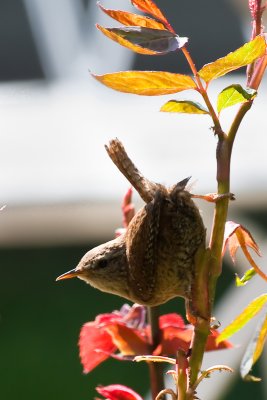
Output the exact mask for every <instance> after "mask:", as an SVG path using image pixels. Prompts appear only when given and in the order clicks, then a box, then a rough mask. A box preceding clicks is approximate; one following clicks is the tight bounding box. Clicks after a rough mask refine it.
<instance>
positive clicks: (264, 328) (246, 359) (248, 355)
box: [240, 314, 267, 381]
mask: <svg viewBox="0 0 267 400" xmlns="http://www.w3.org/2000/svg"><path fill="white" fill-rule="evenodd" d="M266 336H267V316H266V314H265V315H263V317H262V318H261V319H260V321H259V323H258V324H257V327H256V330H255V331H254V333H253V336H252V338H251V339H250V341H249V344H248V347H247V349H246V352H245V354H244V356H243V359H242V361H241V366H240V373H241V376H242V378H243V379H245V380H246V381H255V380H256V381H259V380H260V378H256V377H254V376H252V375H250V374H249V372H250V370H251V368H252V367H253V365H254V364H255V363H256V361H257V360H258V359H259V357H260V355H261V353H262V350H263V346H264V343H265V340H266Z"/></svg>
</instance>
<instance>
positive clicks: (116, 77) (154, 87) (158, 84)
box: [93, 71, 196, 96]
mask: <svg viewBox="0 0 267 400" xmlns="http://www.w3.org/2000/svg"><path fill="white" fill-rule="evenodd" d="M93 76H94V77H95V78H96V79H97V80H98V81H100V82H101V83H103V84H104V85H106V86H108V87H110V88H111V89H114V90H118V91H119V92H125V93H133V94H138V95H142V96H158V95H163V94H171V93H178V92H181V91H183V90H187V89H196V84H195V82H194V80H193V79H192V78H191V77H190V76H188V75H181V74H174V73H171V72H161V71H125V72H115V73H114V74H105V75H93Z"/></svg>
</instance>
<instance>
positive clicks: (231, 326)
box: [216, 293, 267, 343]
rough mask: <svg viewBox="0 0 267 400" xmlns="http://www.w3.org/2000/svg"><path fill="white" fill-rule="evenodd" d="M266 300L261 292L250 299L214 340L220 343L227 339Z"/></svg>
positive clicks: (260, 307) (256, 311) (246, 321)
mask: <svg viewBox="0 0 267 400" xmlns="http://www.w3.org/2000/svg"><path fill="white" fill-rule="evenodd" d="M266 302H267V294H266V293H265V294H262V295H261V296H259V297H257V298H256V299H254V300H252V301H251V302H250V303H249V305H248V306H247V307H246V308H245V309H244V310H243V311H242V312H241V314H239V315H238V316H237V317H236V318H235V319H234V320H233V321H232V322H231V323H230V324H229V325H228V326H227V327H226V328H225V329H224V330H223V331H222V332H221V333H220V336H218V338H217V340H216V342H217V343H220V342H222V341H223V340H225V339H228V338H229V337H230V336H232V335H233V334H234V333H236V332H237V331H239V330H240V329H241V328H243V326H244V325H246V324H247V323H248V322H249V321H250V320H251V319H252V318H253V317H255V315H256V314H258V312H259V311H260V310H261V309H262V307H263V306H264V305H265V303H266Z"/></svg>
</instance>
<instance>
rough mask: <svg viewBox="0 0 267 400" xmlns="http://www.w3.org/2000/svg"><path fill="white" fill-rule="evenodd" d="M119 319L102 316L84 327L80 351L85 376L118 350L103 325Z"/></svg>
mask: <svg viewBox="0 0 267 400" xmlns="http://www.w3.org/2000/svg"><path fill="white" fill-rule="evenodd" d="M118 318H120V317H119V315H116V314H101V315H99V316H97V317H96V319H95V321H93V322H87V323H86V324H84V325H83V327H82V329H81V332H80V338H79V349H80V358H81V363H82V365H83V372H84V373H85V374H87V373H88V372H90V371H92V370H93V369H94V368H95V367H97V365H99V364H101V363H102V362H103V361H105V360H106V359H107V358H108V357H109V356H110V354H112V353H113V352H114V351H116V349H117V348H116V346H115V345H114V343H113V341H112V338H111V336H110V335H109V333H107V332H106V330H105V328H104V325H103V324H105V323H107V322H110V321H112V320H115V319H118ZM98 350H100V352H99V351H98Z"/></svg>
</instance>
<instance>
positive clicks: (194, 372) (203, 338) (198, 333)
mask: <svg viewBox="0 0 267 400" xmlns="http://www.w3.org/2000/svg"><path fill="white" fill-rule="evenodd" d="M209 333H210V322H209V321H207V320H205V319H200V318H199V319H198V321H197V324H196V325H195V329H194V336H193V340H192V355H191V357H190V360H189V366H190V385H189V386H190V387H192V386H193V385H194V383H195V382H196V380H197V378H198V373H199V371H200V369H201V365H202V360H203V356H204V352H205V348H206V342H207V338H208V335H209Z"/></svg>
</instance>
